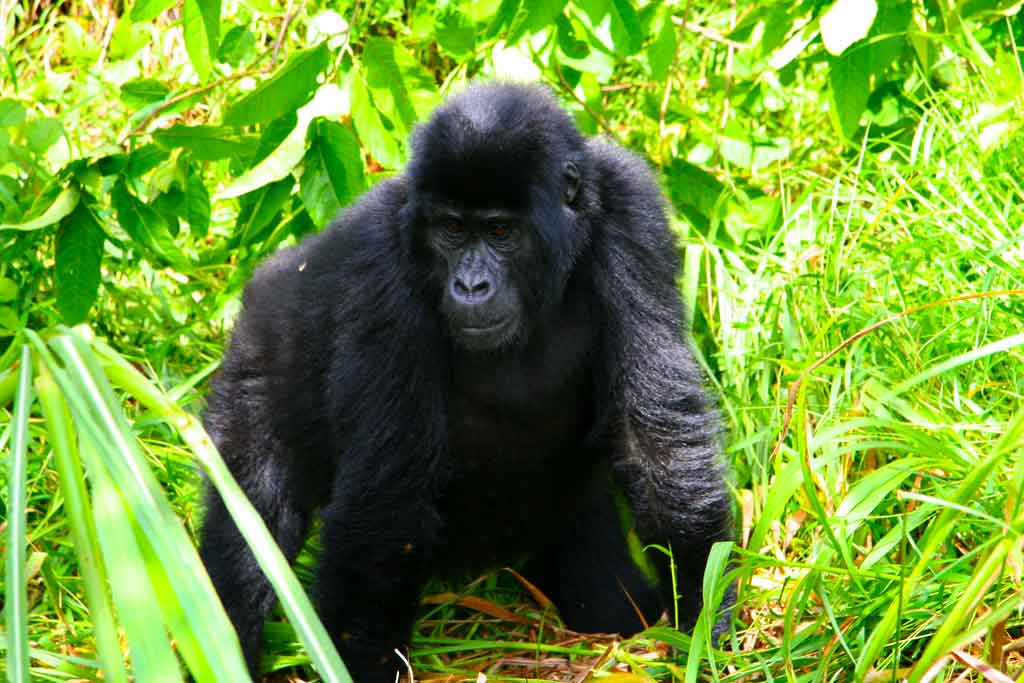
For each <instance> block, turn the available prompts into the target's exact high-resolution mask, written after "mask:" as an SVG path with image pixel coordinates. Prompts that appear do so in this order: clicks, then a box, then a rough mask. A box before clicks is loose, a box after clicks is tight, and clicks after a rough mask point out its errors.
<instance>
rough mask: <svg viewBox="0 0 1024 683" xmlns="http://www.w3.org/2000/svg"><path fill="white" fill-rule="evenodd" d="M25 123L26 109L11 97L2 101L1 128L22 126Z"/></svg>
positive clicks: (0, 101) (0, 100)
mask: <svg viewBox="0 0 1024 683" xmlns="http://www.w3.org/2000/svg"><path fill="white" fill-rule="evenodd" d="M24 122H25V107H23V106H21V102H18V101H17V100H12V99H10V98H9V97H5V98H3V99H0V126H20V125H21V124H23V123H24Z"/></svg>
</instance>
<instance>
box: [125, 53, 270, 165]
mask: <svg viewBox="0 0 1024 683" xmlns="http://www.w3.org/2000/svg"><path fill="white" fill-rule="evenodd" d="M266 70H267V69H253V70H251V71H240V72H238V73H234V74H231V75H230V76H224V77H223V78H218V79H217V80H216V81H213V82H212V83H207V84H206V85H201V86H199V87H197V88H192V89H190V90H186V91H185V92H182V93H178V94H177V95H175V96H174V97H172V98H170V99H169V100H164V101H163V102H161V103H160V104H159V105H157V106H156V107H155V108H154V109H153V111H151V112H149V114H147V115H146V118H144V119H142V121H140V122H139V123H137V124H136V125H135V126H134V127H133V128H132V129H131V130H130V131H128V132H127V133H126V134H125V136H124V137H123V138H121V145H122V146H123V145H125V144H126V143H127V142H128V138H131V137H133V136H135V135H138V134H140V133H142V132H144V131H145V130H146V128H147V127H149V124H150V123H152V122H153V120H154V119H156V118H157V117H158V116H160V115H161V114H162V113H164V112H165V111H167V110H168V109H170V108H171V107H173V106H174V105H176V104H178V103H179V102H182V101H184V100H187V99H188V98H190V97H195V96H196V95H201V94H202V93H204V92H206V91H207V90H213V89H214V88H216V87H218V86H220V85H224V84H225V83H230V82H231V81H237V80H239V79H242V78H245V77H247V76H256V75H258V74H260V73H263V72H264V71H266Z"/></svg>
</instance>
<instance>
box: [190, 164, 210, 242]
mask: <svg viewBox="0 0 1024 683" xmlns="http://www.w3.org/2000/svg"><path fill="white" fill-rule="evenodd" d="M185 220H187V221H188V227H189V229H190V230H191V231H192V235H193V236H194V237H202V236H204V235H206V233H207V232H209V230H210V193H209V191H208V190H207V189H206V183H204V182H203V177H202V176H201V175H200V174H199V172H198V171H197V170H195V169H192V170H191V171H190V172H189V174H188V177H187V178H186V179H185Z"/></svg>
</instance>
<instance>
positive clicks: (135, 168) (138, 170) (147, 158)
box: [124, 143, 170, 178]
mask: <svg viewBox="0 0 1024 683" xmlns="http://www.w3.org/2000/svg"><path fill="white" fill-rule="evenodd" d="M168 157H170V153H169V152H168V151H167V149H166V148H165V147H161V146H160V145H157V144H153V143H151V144H148V145H143V146H142V147H139V148H137V149H135V150H133V151H132V152H131V154H129V155H128V158H127V160H126V161H127V163H126V164H125V170H124V172H125V175H128V176H131V177H133V178H138V177H140V176H143V175H145V174H146V173H149V172H150V171H152V170H153V169H154V168H156V167H157V166H159V165H160V164H162V163H164V162H165V161H167V159H168Z"/></svg>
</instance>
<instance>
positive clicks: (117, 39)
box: [110, 17, 153, 59]
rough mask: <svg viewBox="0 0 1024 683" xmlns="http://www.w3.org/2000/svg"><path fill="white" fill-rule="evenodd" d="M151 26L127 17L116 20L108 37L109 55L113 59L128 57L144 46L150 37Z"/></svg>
mask: <svg viewBox="0 0 1024 683" xmlns="http://www.w3.org/2000/svg"><path fill="white" fill-rule="evenodd" d="M152 28H153V27H151V26H140V25H139V24H136V23H134V22H132V20H131V19H129V18H128V17H121V18H120V19H118V20H117V25H116V26H115V27H114V33H113V35H112V36H111V37H110V56H111V57H113V58H114V59H128V58H130V57H133V56H134V55H135V53H136V52H138V51H139V50H141V49H142V48H144V47H146V45H148V44H149V41H150V39H151V36H150V30H151V29H152Z"/></svg>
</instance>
